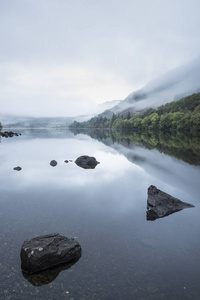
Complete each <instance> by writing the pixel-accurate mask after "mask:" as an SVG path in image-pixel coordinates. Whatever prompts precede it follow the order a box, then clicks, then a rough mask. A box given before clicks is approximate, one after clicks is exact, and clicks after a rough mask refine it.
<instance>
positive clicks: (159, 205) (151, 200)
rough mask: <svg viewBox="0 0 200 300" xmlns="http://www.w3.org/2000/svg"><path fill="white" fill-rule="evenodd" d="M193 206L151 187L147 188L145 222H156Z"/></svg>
mask: <svg viewBox="0 0 200 300" xmlns="http://www.w3.org/2000/svg"><path fill="white" fill-rule="evenodd" d="M189 207H194V205H192V204H189V203H186V202H182V201H181V200H179V199H177V198H174V197H172V196H170V195H169V194H167V193H164V192H163V191H161V190H159V189H157V188H156V187H155V186H153V185H151V186H150V187H149V188H148V199H147V209H148V210H147V213H146V214H147V216H146V217H147V220H156V219H158V218H163V217H166V216H168V215H170V214H173V213H175V212H178V211H180V210H182V209H184V208H189Z"/></svg>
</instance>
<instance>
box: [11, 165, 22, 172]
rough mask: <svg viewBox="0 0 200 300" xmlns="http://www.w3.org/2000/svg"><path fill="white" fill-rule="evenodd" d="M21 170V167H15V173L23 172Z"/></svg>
mask: <svg viewBox="0 0 200 300" xmlns="http://www.w3.org/2000/svg"><path fill="white" fill-rule="evenodd" d="M21 169H22V168H21V167H19V166H18V167H15V168H13V170H15V171H21Z"/></svg>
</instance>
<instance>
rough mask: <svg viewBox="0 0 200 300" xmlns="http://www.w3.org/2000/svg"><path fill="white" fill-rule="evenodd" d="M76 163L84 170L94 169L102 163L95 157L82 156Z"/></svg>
mask: <svg viewBox="0 0 200 300" xmlns="http://www.w3.org/2000/svg"><path fill="white" fill-rule="evenodd" d="M75 163H76V164H77V166H79V167H81V168H83V169H94V168H95V167H96V166H97V165H98V164H99V163H100V162H98V161H97V160H96V158H95V157H92V156H88V155H82V156H79V157H78V158H77V159H76V160H75Z"/></svg>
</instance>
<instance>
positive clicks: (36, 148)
mask: <svg viewBox="0 0 200 300" xmlns="http://www.w3.org/2000/svg"><path fill="white" fill-rule="evenodd" d="M13 131H14V130H13ZM15 131H17V132H21V136H18V137H17V136H14V137H13V138H3V137H2V138H1V143H0V164H1V168H0V176H1V178H0V181H1V197H0V226H1V234H0V257H1V260H0V299H5V300H8V299H20V300H21V299H34V300H37V299H49V300H50V299H53V300H55V299H69V300H77V299H82V300H88V299H94V300H107V299H108V300H112V299H113V300H116V299H117V300H119V299H126V300H127V299H134V300H135V299H136V300H137V299H139V300H144V299H145V300H146V299H148V300H149V299H152V300H155V299H167V300H169V299H170V300H173V299H174V300H177V299H181V300H183V299H187V300H188V299H192V300H195V299H200V285H199V278H200V255H199V253H200V230H199V228H200V217H199V215H200V196H199V195H200V159H199V158H200V140H199V138H198V137H197V138H196V137H193V139H192V142H191V141H190V140H189V139H188V138H187V137H185V135H183V136H182V137H181V138H178V136H173V137H172V138H171V139H170V138H169V136H168V135H167V134H166V135H162V136H160V137H159V140H158V137H156V138H157V139H156V138H155V136H153V137H152V136H148V139H147V137H146V136H145V135H144V134H143V136H142V137H141V136H140V135H139V134H137V136H134V137H133V138H132V135H131V134H129V135H124V136H120V133H119V132H116V133H114V134H110V133H109V132H108V131H106V132H103V131H102V132H98V131H96V132H95V133H94V132H93V133H92V132H90V133H89V135H86V134H85V133H84V132H75V133H72V132H70V131H68V130H66V129H62V130H61V129H52V130H45V129H32V130H25V129H23V130H15ZM85 154H86V155H90V156H94V157H95V158H96V159H97V160H98V161H99V162H100V164H98V165H97V166H96V168H95V169H83V168H80V167H78V166H77V165H76V164H75V163H74V161H75V160H76V158H78V157H79V156H81V155H85ZM53 159H55V160H56V161H57V162H58V164H57V166H56V167H52V166H50V161H51V160H53ZM65 160H71V161H69V162H68V163H65V162H64V161H65ZM16 166H20V167H22V170H21V171H14V170H13V168H14V167H16ZM150 185H155V186H156V187H157V188H158V189H160V190H162V191H164V192H166V193H168V194H170V195H172V196H174V197H176V198H178V199H180V200H182V201H185V202H188V203H191V204H193V205H195V207H194V208H188V209H184V210H182V211H179V212H177V213H174V214H171V215H169V216H167V217H164V218H160V219H157V220H155V221H148V220H147V219H146V211H147V189H148V187H149V186H150ZM49 233H59V234H61V235H64V236H67V237H68V238H75V239H76V240H77V241H78V242H79V243H80V245H81V247H82V256H81V258H80V259H79V260H78V261H77V262H76V263H74V264H73V265H70V266H67V267H64V266H63V267H60V268H56V269H55V270H50V271H46V272H43V273H41V274H37V275H32V276H26V275H24V274H23V273H22V271H21V261H20V250H21V246H22V244H23V242H24V240H26V239H29V238H32V237H36V236H40V235H45V234H49Z"/></svg>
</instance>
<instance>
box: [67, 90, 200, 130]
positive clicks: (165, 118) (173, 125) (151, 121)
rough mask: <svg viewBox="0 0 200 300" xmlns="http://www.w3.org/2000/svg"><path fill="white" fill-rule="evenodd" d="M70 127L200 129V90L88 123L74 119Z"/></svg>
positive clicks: (97, 117)
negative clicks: (156, 106)
mask: <svg viewBox="0 0 200 300" xmlns="http://www.w3.org/2000/svg"><path fill="white" fill-rule="evenodd" d="M70 128H105V129H106V128H109V129H120V130H166V131H167V130H171V131H173V130H174V131H179V130H180V131H200V93H195V94H192V95H190V96H188V97H185V98H183V99H180V100H178V101H173V102H170V103H167V104H165V105H162V106H160V107H158V108H157V109H153V108H150V109H147V110H143V111H137V112H134V113H132V115H131V113H130V112H127V113H126V115H122V114H113V115H112V117H111V119H108V118H106V117H102V116H96V117H93V118H91V119H90V120H88V121H85V122H77V121H74V122H73V123H72V124H71V125H70Z"/></svg>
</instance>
